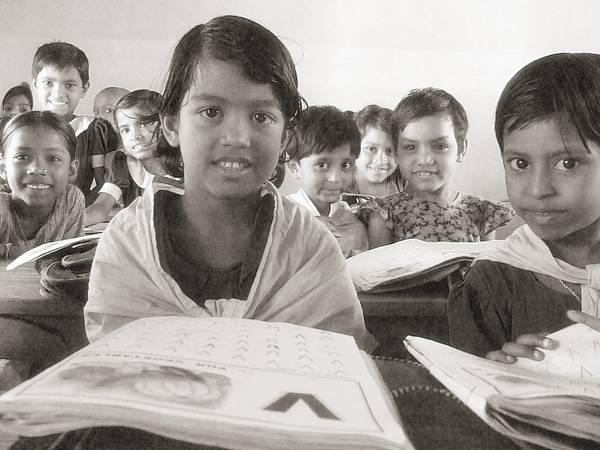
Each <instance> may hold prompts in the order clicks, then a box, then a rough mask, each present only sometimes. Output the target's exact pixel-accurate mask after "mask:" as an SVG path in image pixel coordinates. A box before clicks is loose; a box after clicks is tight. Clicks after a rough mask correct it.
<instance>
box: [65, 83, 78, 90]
mask: <svg viewBox="0 0 600 450" xmlns="http://www.w3.org/2000/svg"><path fill="white" fill-rule="evenodd" d="M65 86H66V87H67V89H71V90H72V89H75V88H76V87H77V85H76V84H73V83H67V84H65Z"/></svg>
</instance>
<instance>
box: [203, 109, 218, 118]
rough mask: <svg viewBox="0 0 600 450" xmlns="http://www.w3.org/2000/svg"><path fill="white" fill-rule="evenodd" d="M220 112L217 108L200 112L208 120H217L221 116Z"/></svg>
mask: <svg viewBox="0 0 600 450" xmlns="http://www.w3.org/2000/svg"><path fill="white" fill-rule="evenodd" d="M219 112H220V111H219V110H218V109H217V108H204V109H203V110H201V111H200V115H202V116H204V117H206V118H207V119H215V118H216V117H217V116H218V115H219Z"/></svg>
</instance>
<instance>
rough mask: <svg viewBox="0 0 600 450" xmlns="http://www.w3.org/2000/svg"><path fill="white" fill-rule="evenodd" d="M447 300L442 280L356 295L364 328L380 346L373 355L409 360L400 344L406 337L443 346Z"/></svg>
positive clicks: (446, 325) (445, 332)
mask: <svg viewBox="0 0 600 450" xmlns="http://www.w3.org/2000/svg"><path fill="white" fill-rule="evenodd" d="M447 297H448V281H447V280H445V279H444V280H442V281H439V282H432V283H427V284H423V285H420V286H416V287H412V288H409V289H403V290H398V291H392V292H386V293H380V294H365V293H359V294H358V299H359V300H360V303H361V305H362V308H363V314H364V316H365V324H366V326H367V329H368V330H369V332H370V333H371V334H372V335H373V336H374V337H375V338H376V339H377V341H378V342H379V344H380V345H379V347H377V348H376V349H375V351H374V353H375V354H376V355H382V356H388V357H395V358H408V359H411V358H412V357H411V356H410V355H409V353H408V351H407V350H406V348H405V347H404V345H403V343H402V342H403V340H404V338H405V337H406V336H407V335H413V336H421V337H426V338H429V339H435V340H436V341H439V342H443V343H447V342H448V320H447V313H446V307H447Z"/></svg>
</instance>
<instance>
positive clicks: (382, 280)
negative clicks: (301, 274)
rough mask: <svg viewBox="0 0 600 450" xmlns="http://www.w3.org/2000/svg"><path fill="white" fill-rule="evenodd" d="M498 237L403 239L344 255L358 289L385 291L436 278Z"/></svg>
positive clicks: (452, 269)
mask: <svg viewBox="0 0 600 450" xmlns="http://www.w3.org/2000/svg"><path fill="white" fill-rule="evenodd" d="M502 242H503V241H501V240H496V241H485V242H426V241H421V240H419V239H406V240H404V241H399V242H395V243H393V244H389V245H385V246H383V247H377V248H374V249H372V250H369V251H366V252H363V253H359V254H358V255H356V256H353V257H351V258H348V259H347V260H346V263H347V265H348V268H349V269H350V273H351V275H352V280H353V281H354V285H355V287H356V289H357V291H358V292H386V291H392V290H398V289H407V288H409V287H413V286H417V285H419V284H423V283H426V282H429V281H439V280H441V279H442V278H443V277H445V276H446V275H448V274H449V273H451V272H453V271H454V270H456V269H457V268H458V265H459V264H460V263H461V262H464V261H470V260H472V259H473V258H475V257H477V256H479V255H480V254H481V253H483V252H484V251H486V250H487V249H489V248H493V247H497V246H499V245H502Z"/></svg>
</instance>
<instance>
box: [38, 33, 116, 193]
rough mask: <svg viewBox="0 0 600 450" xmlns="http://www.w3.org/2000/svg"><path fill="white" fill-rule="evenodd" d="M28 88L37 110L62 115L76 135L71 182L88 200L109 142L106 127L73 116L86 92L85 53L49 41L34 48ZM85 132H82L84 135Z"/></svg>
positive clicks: (101, 175) (101, 173) (99, 181)
mask: <svg viewBox="0 0 600 450" xmlns="http://www.w3.org/2000/svg"><path fill="white" fill-rule="evenodd" d="M31 75H32V78H33V80H32V85H33V90H34V92H35V96H36V99H37V102H38V104H39V108H40V109H41V110H42V111H46V110H48V111H52V112H54V113H56V114H58V115H60V116H62V117H63V118H64V119H65V120H67V122H69V123H70V124H71V127H73V130H75V135H76V136H77V151H76V156H75V159H77V160H78V161H79V170H78V173H77V175H76V177H75V180H73V183H74V184H75V185H76V186H77V187H79V188H80V189H81V191H82V192H83V194H84V195H85V196H86V203H89V202H90V201H91V198H92V197H94V196H95V192H92V191H90V187H91V185H92V179H93V180H94V181H95V185H96V188H95V189H94V191H97V190H98V189H99V188H100V186H102V183H103V182H104V153H106V151H107V147H108V145H109V144H108V142H109V139H107V137H106V126H105V125H103V124H102V123H99V124H98V126H93V127H90V124H91V123H92V121H93V120H94V118H93V117H90V116H76V115H75V109H76V108H77V106H78V105H79V102H80V100H81V99H82V98H83V97H85V95H86V93H87V92H88V90H89V87H90V82H89V62H88V59H87V56H86V55H85V53H84V52H83V51H82V50H80V49H79V48H77V47H75V46H74V45H72V44H69V43H66V42H50V43H48V44H44V45H42V46H41V47H39V48H38V49H37V51H36V52H35V55H34V57H33V64H32V68H31ZM84 132H85V133H84Z"/></svg>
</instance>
